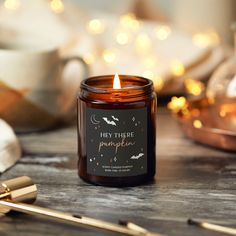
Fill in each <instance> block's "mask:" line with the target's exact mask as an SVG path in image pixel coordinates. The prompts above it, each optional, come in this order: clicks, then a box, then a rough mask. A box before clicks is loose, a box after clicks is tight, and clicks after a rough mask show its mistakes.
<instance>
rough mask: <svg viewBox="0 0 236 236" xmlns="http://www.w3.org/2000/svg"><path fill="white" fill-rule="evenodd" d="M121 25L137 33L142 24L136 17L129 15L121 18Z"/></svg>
mask: <svg viewBox="0 0 236 236" xmlns="http://www.w3.org/2000/svg"><path fill="white" fill-rule="evenodd" d="M120 24H121V26H122V27H124V28H129V29H131V30H133V31H137V30H138V29H139V28H140V22H139V21H138V20H137V19H136V17H135V15H134V14H132V13H128V14H126V15H123V16H121V17H120Z"/></svg>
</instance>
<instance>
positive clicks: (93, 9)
mask: <svg viewBox="0 0 236 236" xmlns="http://www.w3.org/2000/svg"><path fill="white" fill-rule="evenodd" d="M235 19H236V1H234V0H198V1H193V0H192V1H189V0H175V1H170V0H119V1H107V0H96V1H93V0H86V1H83V0H34V1H32V0H31V1H30V0H1V1H0V86H1V93H0V97H1V102H0V116H1V118H3V119H5V120H6V121H8V122H9V123H10V124H11V125H12V126H13V127H15V130H23V131H24V130H27V127H28V126H30V125H29V124H30V123H32V127H30V128H29V130H30V129H32V130H37V129H38V128H39V129H41V128H44V127H45V128H46V127H48V126H51V125H52V124H54V123H55V122H56V120H58V119H65V118H66V116H70V114H72V113H73V111H72V110H73V108H74V107H75V104H74V102H75V98H76V94H77V92H78V89H79V83H80V81H81V80H82V79H83V78H85V77H87V76H93V75H104V74H114V73H115V72H117V73H119V74H133V75H139V76H144V77H147V78H149V79H151V80H153V82H154V86H155V91H156V92H157V94H158V97H159V99H162V98H163V97H164V98H166V97H167V101H169V100H170V98H171V97H174V96H177V95H185V96H187V97H196V98H198V97H200V96H203V95H204V94H206V93H207V83H208V81H209V79H210V78H211V76H212V74H213V72H214V71H215V70H216V68H218V66H219V65H220V64H221V63H222V62H223V61H225V60H227V59H228V58H230V57H231V56H233V52H234V50H233V45H234V43H233V42H234V31H233V27H232V24H233V22H234V21H235ZM12 52H14V53H12ZM68 59H69V60H68ZM63 60H64V62H63ZM65 60H67V62H66V63H65ZM68 61H70V63H68ZM59 62H60V63H59ZM59 64H60V66H59ZM56 65H57V66H56ZM55 67H60V68H58V69H56V70H55V69H53V68H55ZM55 71H56V72H55ZM52 72H53V73H52ZM221 76H222V78H223V79H222V80H223V81H224V78H225V77H227V76H226V75H221ZM217 81H218V80H217ZM217 83H218V84H221V82H217ZM215 84H216V83H215V82H214V80H213V82H212V83H211V88H210V91H208V93H207V94H208V95H209V96H210V95H211V98H212V96H213V97H214V96H216V93H218V91H219V90H218V88H219V87H220V86H218V87H217V86H214V85H215ZM223 84H224V85H222V86H223V87H224V88H226V87H227V84H228V82H227V83H226V82H223ZM212 85H213V87H212ZM222 86H221V87H222ZM231 86H232V84H231ZM216 87H217V89H215V88H216ZM231 90H232V89H231ZM233 91H234V89H233ZM178 102H179V101H178V100H177V98H174V103H176V104H177V105H176V106H178ZM172 105H173V104H172ZM174 106H175V105H174ZM170 107H171V105H170ZM29 111H30V112H29ZM26 113H27V114H29V113H30V114H31V116H30V117H31V118H30V119H29V118H27V117H28V115H27V117H26V115H25V114H26ZM33 114H34V115H33ZM16 117H17V119H16ZM39 117H40V120H38V118H39ZM21 118H22V119H21ZM34 120H35V122H33V121H34ZM42 120H43V121H45V124H42V125H39V123H42ZM17 127H18V128H17ZM20 128H22V129H20Z"/></svg>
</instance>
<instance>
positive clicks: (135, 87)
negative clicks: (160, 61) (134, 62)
mask: <svg viewBox="0 0 236 236" xmlns="http://www.w3.org/2000/svg"><path fill="white" fill-rule="evenodd" d="M119 78H120V80H121V83H122V84H125V82H130V86H123V87H121V88H120V89H114V88H113V86H112V84H113V79H114V75H101V76H93V77H89V78H87V79H84V80H83V81H82V82H81V85H80V88H81V89H82V90H86V91H88V92H92V93H99V94H104V93H105V94H110V93H119V92H123V91H124V92H125V91H129V92H131V93H132V92H138V91H140V92H142V94H143V93H149V92H152V91H153V81H152V80H150V79H147V78H144V77H141V76H136V75H119ZM102 81H104V82H106V83H105V84H107V85H109V84H110V86H109V87H106V86H105V87H103V86H96V85H99V83H101V82H102Z"/></svg>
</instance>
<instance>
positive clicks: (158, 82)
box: [153, 75, 164, 92]
mask: <svg viewBox="0 0 236 236" xmlns="http://www.w3.org/2000/svg"><path fill="white" fill-rule="evenodd" d="M153 83H154V89H155V91H156V92H159V91H160V90H161V89H162V88H163V86H164V80H163V78H162V77H161V76H159V75H155V76H154V78H153Z"/></svg>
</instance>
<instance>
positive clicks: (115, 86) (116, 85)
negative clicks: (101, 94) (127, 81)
mask: <svg viewBox="0 0 236 236" xmlns="http://www.w3.org/2000/svg"><path fill="white" fill-rule="evenodd" d="M120 88H121V85H120V78H119V75H118V74H117V73H116V74H115V77H114V80H113V89H120Z"/></svg>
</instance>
